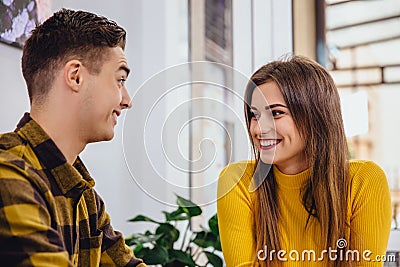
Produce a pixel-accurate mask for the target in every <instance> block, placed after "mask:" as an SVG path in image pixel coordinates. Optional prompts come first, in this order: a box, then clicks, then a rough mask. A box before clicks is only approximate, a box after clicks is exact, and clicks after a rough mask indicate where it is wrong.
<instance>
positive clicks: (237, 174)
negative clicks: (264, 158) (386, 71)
mask: <svg viewBox="0 0 400 267" xmlns="http://www.w3.org/2000/svg"><path fill="white" fill-rule="evenodd" d="M254 168H255V161H254V160H243V161H239V162H234V163H230V164H229V165H227V166H226V167H225V168H224V169H223V170H222V171H221V173H220V174H219V180H218V191H220V192H221V191H223V192H224V193H226V192H228V191H230V190H231V189H232V188H234V187H235V186H239V187H241V188H243V189H248V188H249V186H250V183H251V180H252V177H253V173H254Z"/></svg>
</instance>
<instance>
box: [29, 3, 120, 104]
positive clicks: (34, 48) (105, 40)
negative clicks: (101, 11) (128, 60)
mask: <svg viewBox="0 0 400 267" xmlns="http://www.w3.org/2000/svg"><path fill="white" fill-rule="evenodd" d="M125 40H126V32H125V30H124V29H123V28H122V27H120V26H118V25H117V24H116V23H115V22H114V21H111V20H108V19H107V18H105V17H102V16H98V15H96V14H93V13H89V12H85V11H74V10H69V9H62V10H60V11H58V12H56V13H55V14H54V15H53V16H52V17H50V18H49V19H48V20H46V21H45V22H44V23H43V24H41V25H39V26H37V27H36V28H35V29H34V30H33V31H32V35H31V36H30V38H29V39H28V40H27V41H26V42H25V45H24V48H23V54H22V73H23V75H24V78H25V81H26V84H27V87H28V92H29V98H30V101H31V103H32V100H33V99H35V100H39V101H40V100H41V99H44V97H45V96H46V95H47V93H48V91H49V89H50V87H51V86H52V83H53V80H54V77H55V72H56V71H58V70H59V68H60V67H61V66H63V65H64V64H65V63H67V62H68V61H69V60H72V59H78V60H81V61H82V62H83V64H84V65H85V67H87V68H88V69H89V71H90V72H91V73H95V74H97V73H99V72H100V69H101V66H102V63H103V60H104V57H105V56H106V55H105V53H104V50H105V48H110V47H117V46H119V47H121V48H122V49H124V48H125Z"/></svg>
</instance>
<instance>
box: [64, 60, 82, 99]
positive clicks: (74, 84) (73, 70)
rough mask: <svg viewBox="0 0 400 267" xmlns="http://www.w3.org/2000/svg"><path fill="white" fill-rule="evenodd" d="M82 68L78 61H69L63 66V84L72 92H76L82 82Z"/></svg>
mask: <svg viewBox="0 0 400 267" xmlns="http://www.w3.org/2000/svg"><path fill="white" fill-rule="evenodd" d="M83 76H84V68H83V65H82V62H81V61H79V60H75V59H74V60H70V61H68V62H67V63H66V64H65V65H64V80H65V83H66V84H67V85H68V87H69V88H71V89H72V90H73V91H75V92H78V91H79V89H80V87H81V84H82V82H83Z"/></svg>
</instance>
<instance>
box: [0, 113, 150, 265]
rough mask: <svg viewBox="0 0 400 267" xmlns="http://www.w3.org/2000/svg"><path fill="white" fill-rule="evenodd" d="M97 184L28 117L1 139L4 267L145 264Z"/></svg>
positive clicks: (0, 256) (0, 238)
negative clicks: (112, 215)
mask: <svg viewBox="0 0 400 267" xmlns="http://www.w3.org/2000/svg"><path fill="white" fill-rule="evenodd" d="M93 186H94V180H93V179H92V178H91V177H90V175H89V173H88V171H87V170H86V168H85V166H84V165H83V163H82V161H81V160H80V159H79V158H78V159H77V160H76V161H75V163H74V164H73V165H70V164H68V163H67V162H66V159H65V157H64V156H63V154H62V153H61V151H60V150H59V149H58V148H57V146H56V145H55V143H54V142H53V141H52V140H51V139H50V138H49V137H48V135H47V134H46V133H45V132H44V131H43V129H42V128H41V127H40V126H39V125H38V124H37V123H36V122H35V121H34V120H32V118H31V117H30V116H29V114H28V113H26V114H25V115H24V117H23V118H22V119H21V121H20V123H19V124H18V126H17V129H16V130H15V131H14V132H12V133H6V134H3V135H0V265H2V266H100V265H101V266H140V267H142V266H145V264H144V263H142V261H141V260H139V259H136V258H135V257H134V255H133V253H132V250H131V249H130V248H129V247H128V246H126V245H125V243H124V239H123V237H122V235H121V234H120V233H119V232H117V231H114V230H113V228H112V227H111V225H110V218H109V215H108V214H107V213H106V211H105V208H104V203H103V200H102V199H101V198H100V196H99V195H98V194H97V193H96V191H95V190H94V188H93Z"/></svg>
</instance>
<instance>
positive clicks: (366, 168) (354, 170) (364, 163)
mask: <svg viewBox="0 0 400 267" xmlns="http://www.w3.org/2000/svg"><path fill="white" fill-rule="evenodd" d="M349 171H350V176H351V177H358V176H359V175H360V174H362V175H363V176H364V177H369V176H371V177H374V176H376V175H380V176H381V175H385V173H384V172H383V170H382V168H381V167H380V166H379V165H378V164H376V163H375V162H373V161H371V160H361V159H353V160H350V161H349Z"/></svg>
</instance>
